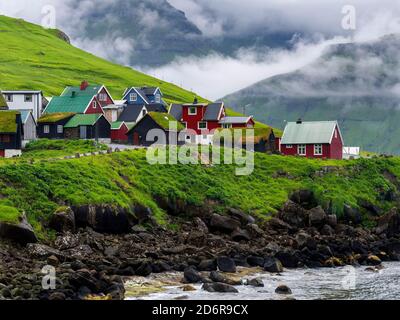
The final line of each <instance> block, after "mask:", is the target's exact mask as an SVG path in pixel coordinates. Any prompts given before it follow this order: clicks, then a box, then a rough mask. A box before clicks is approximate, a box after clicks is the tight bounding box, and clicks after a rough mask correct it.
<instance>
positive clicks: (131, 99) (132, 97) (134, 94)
mask: <svg viewBox="0 0 400 320" xmlns="http://www.w3.org/2000/svg"><path fill="white" fill-rule="evenodd" d="M129 100H130V101H133V102H136V101H137V100H138V95H137V93H131V94H130V95H129Z"/></svg>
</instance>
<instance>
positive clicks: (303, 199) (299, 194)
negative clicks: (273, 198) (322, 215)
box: [290, 190, 317, 209]
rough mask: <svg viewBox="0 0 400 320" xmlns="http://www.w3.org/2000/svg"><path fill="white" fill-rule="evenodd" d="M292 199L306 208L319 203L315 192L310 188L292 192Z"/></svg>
mask: <svg viewBox="0 0 400 320" xmlns="http://www.w3.org/2000/svg"><path fill="white" fill-rule="evenodd" d="M290 200H291V201H293V202H294V203H297V204H299V205H301V206H302V207H303V208H306V209H311V208H314V207H315V206H316V205H317V201H316V199H315V195H314V192H313V191H310V190H298V191H296V192H294V193H292V195H291V196H290Z"/></svg>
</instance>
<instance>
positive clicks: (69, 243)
mask: <svg viewBox="0 0 400 320" xmlns="http://www.w3.org/2000/svg"><path fill="white" fill-rule="evenodd" d="M54 245H55V247H56V248H57V249H59V250H67V249H72V248H75V247H77V246H78V245H79V237H78V236H77V235H75V234H72V233H70V232H66V233H64V234H62V235H60V236H59V237H57V238H56V240H55V241H54Z"/></svg>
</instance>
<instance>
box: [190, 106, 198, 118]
mask: <svg viewBox="0 0 400 320" xmlns="http://www.w3.org/2000/svg"><path fill="white" fill-rule="evenodd" d="M192 109H194V110H195V111H194V112H191V110H192ZM188 114H189V116H195V115H197V108H196V107H189V110H188Z"/></svg>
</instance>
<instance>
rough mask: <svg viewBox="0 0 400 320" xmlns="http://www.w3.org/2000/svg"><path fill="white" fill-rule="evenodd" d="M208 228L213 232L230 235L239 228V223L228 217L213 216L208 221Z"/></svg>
mask: <svg viewBox="0 0 400 320" xmlns="http://www.w3.org/2000/svg"><path fill="white" fill-rule="evenodd" d="M210 227H211V228H213V229H214V230H218V231H222V232H226V233H232V232H233V231H235V230H236V229H239V228H240V222H239V221H237V220H235V219H232V218H230V217H225V216H221V215H219V214H213V215H212V216H211V220H210Z"/></svg>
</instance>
